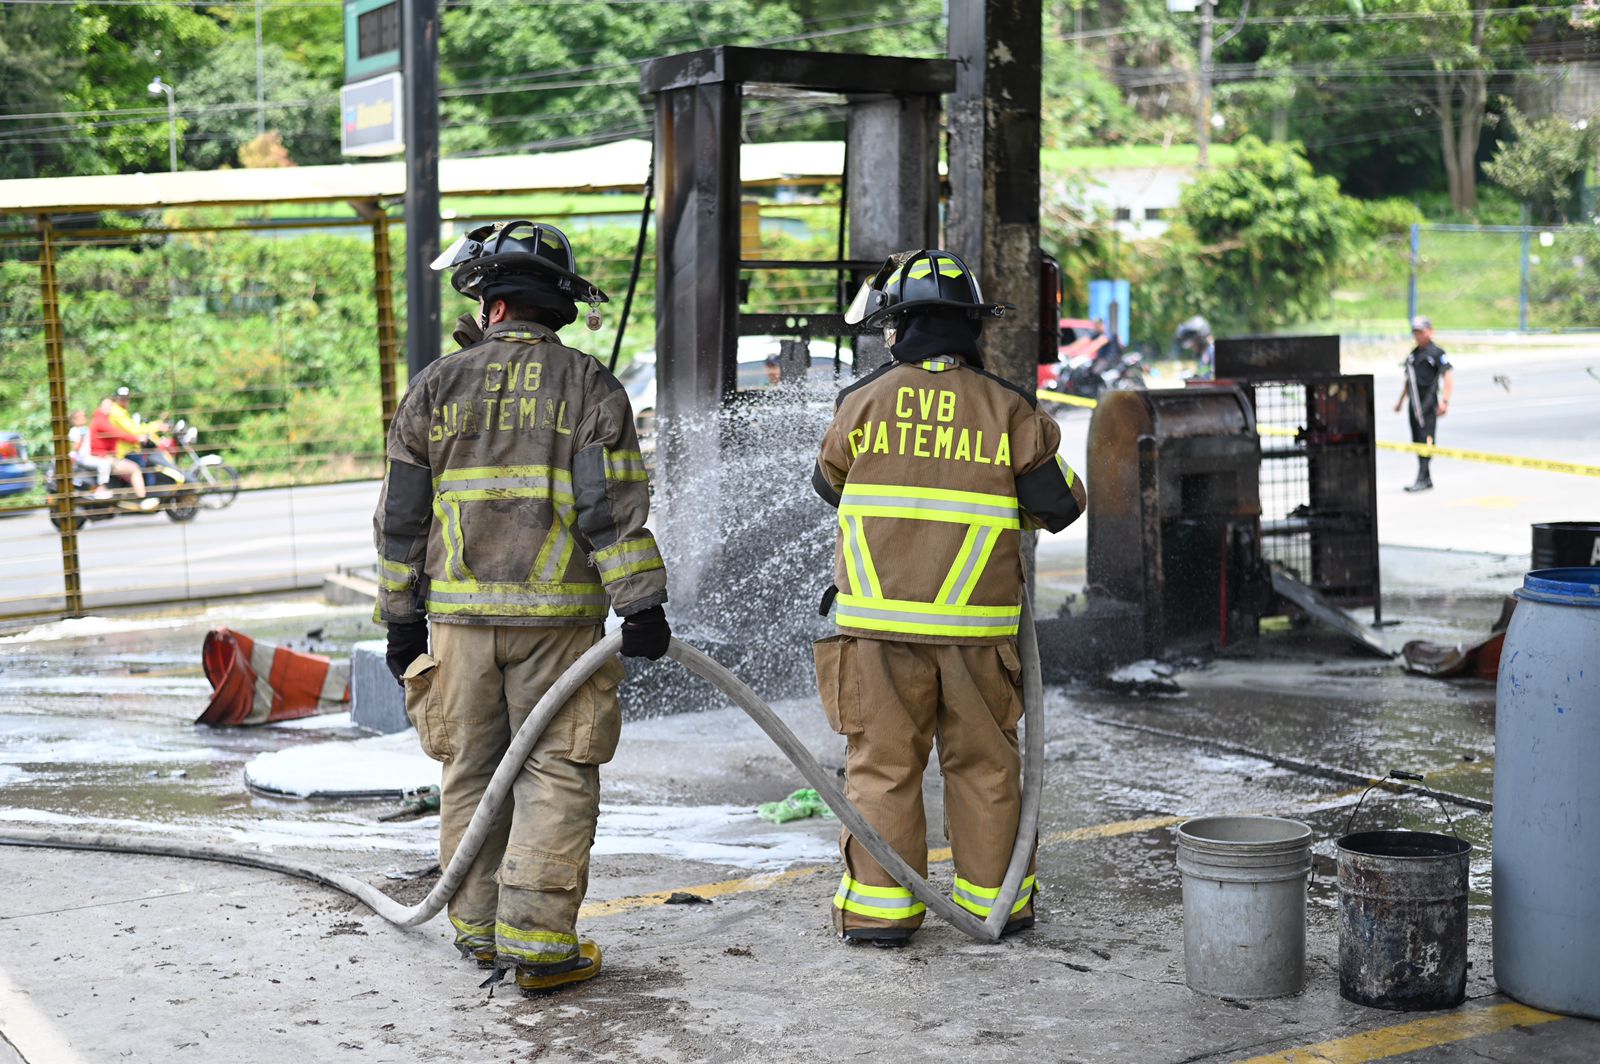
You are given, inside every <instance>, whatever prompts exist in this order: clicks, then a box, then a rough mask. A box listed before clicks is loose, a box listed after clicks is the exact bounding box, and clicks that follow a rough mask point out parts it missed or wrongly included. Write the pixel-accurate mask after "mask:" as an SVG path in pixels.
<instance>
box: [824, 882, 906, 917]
mask: <svg viewBox="0 0 1600 1064" xmlns="http://www.w3.org/2000/svg"><path fill="white" fill-rule="evenodd" d="M835 897H836V898H843V899H844V900H845V901H846V902H855V903H856V904H857V905H870V906H871V907H872V908H874V909H906V910H910V909H915V908H916V907H917V906H919V905H921V904H922V903H921V902H920V901H918V900H917V899H916V898H913V897H905V898H880V897H878V896H877V895H876V894H857V893H856V892H855V891H853V890H851V889H850V888H848V887H843V886H841V887H840V888H839V892H838V894H837V895H835ZM912 915H914V914H912ZM893 919H899V917H894V918H893Z"/></svg>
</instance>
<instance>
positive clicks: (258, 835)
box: [0, 809, 439, 855]
mask: <svg viewBox="0 0 1600 1064" xmlns="http://www.w3.org/2000/svg"><path fill="white" fill-rule="evenodd" d="M3 822H11V823H21V824H55V825H60V826H64V827H79V828H84V829H87V830H89V831H92V832H94V833H97V834H107V835H112V836H115V837H117V838H137V837H138V836H140V835H146V836H149V835H161V836H172V835H183V836H186V837H188V838H191V839H192V840H193V841H195V842H199V843H205V844H210V845H224V846H240V847H245V848H249V849H258V850H265V851H268V852H271V851H273V850H275V849H278V848H280V847H290V848H297V849H303V848H311V849H328V850H395V851H406V852H416V853H419V854H423V855H426V854H431V853H433V852H435V851H436V850H437V848H438V844H439V830H438V824H439V821H438V818H436V817H430V818H425V819H422V820H413V821H405V822H399V823H393V824H378V823H373V822H372V821H370V820H363V819H360V818H359V817H350V816H334V817H321V818H318V819H316V820H266V819H259V818H258V819H252V820H247V821H243V822H222V823H213V824H203V825H199V824H194V823H189V822H183V823H164V822H161V821H150V820H120V819H116V818H113V817H88V816H69V815H67V814H64V813H52V812H50V811H48V810H44V809H0V823H3Z"/></svg>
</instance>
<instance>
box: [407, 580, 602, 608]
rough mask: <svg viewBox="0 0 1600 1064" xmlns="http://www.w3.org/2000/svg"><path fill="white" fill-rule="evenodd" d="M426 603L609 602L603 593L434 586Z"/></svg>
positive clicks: (542, 604) (557, 603)
mask: <svg viewBox="0 0 1600 1064" xmlns="http://www.w3.org/2000/svg"><path fill="white" fill-rule="evenodd" d="M428 601H429V602H439V603H444V604H447V605H448V604H451V603H464V604H476V605H493V606H606V605H608V604H609V603H610V601H611V600H610V599H608V598H607V597H606V594H605V592H604V591H601V592H600V593H599V594H597V595H541V594H539V593H538V592H532V591H530V592H514V591H513V592H505V591H439V590H437V585H436V586H435V588H434V589H431V590H430V591H429V592H428Z"/></svg>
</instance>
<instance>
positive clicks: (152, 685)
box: [0, 675, 211, 698]
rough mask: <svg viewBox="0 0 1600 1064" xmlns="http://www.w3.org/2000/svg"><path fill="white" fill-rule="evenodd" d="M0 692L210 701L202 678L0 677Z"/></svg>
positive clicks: (206, 682) (208, 691) (209, 692)
mask: <svg viewBox="0 0 1600 1064" xmlns="http://www.w3.org/2000/svg"><path fill="white" fill-rule="evenodd" d="M0 691H6V692H8V693H26V692H30V691H31V692H34V693H36V694H80V695H81V694H85V693H93V694H96V695H174V696H181V697H184V698H192V697H195V696H199V697H206V698H208V697H210V695H211V684H210V683H209V682H208V681H207V680H206V678H205V677H203V676H143V675H131V676H16V677H11V676H3V675H0Z"/></svg>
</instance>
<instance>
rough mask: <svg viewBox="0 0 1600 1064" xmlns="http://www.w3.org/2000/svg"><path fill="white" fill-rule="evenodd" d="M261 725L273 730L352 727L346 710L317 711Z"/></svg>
mask: <svg viewBox="0 0 1600 1064" xmlns="http://www.w3.org/2000/svg"><path fill="white" fill-rule="evenodd" d="M263 726H264V727H267V728H270V729H272V730H273V731H337V730H338V729H340V728H351V727H354V725H353V724H352V723H351V721H350V712H349V711H348V710H346V711H345V712H343V713H319V714H317V715H316V716H312V717H297V718H295V719H294V720H280V721H274V722H273V723H271V724H267V725H263Z"/></svg>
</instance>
